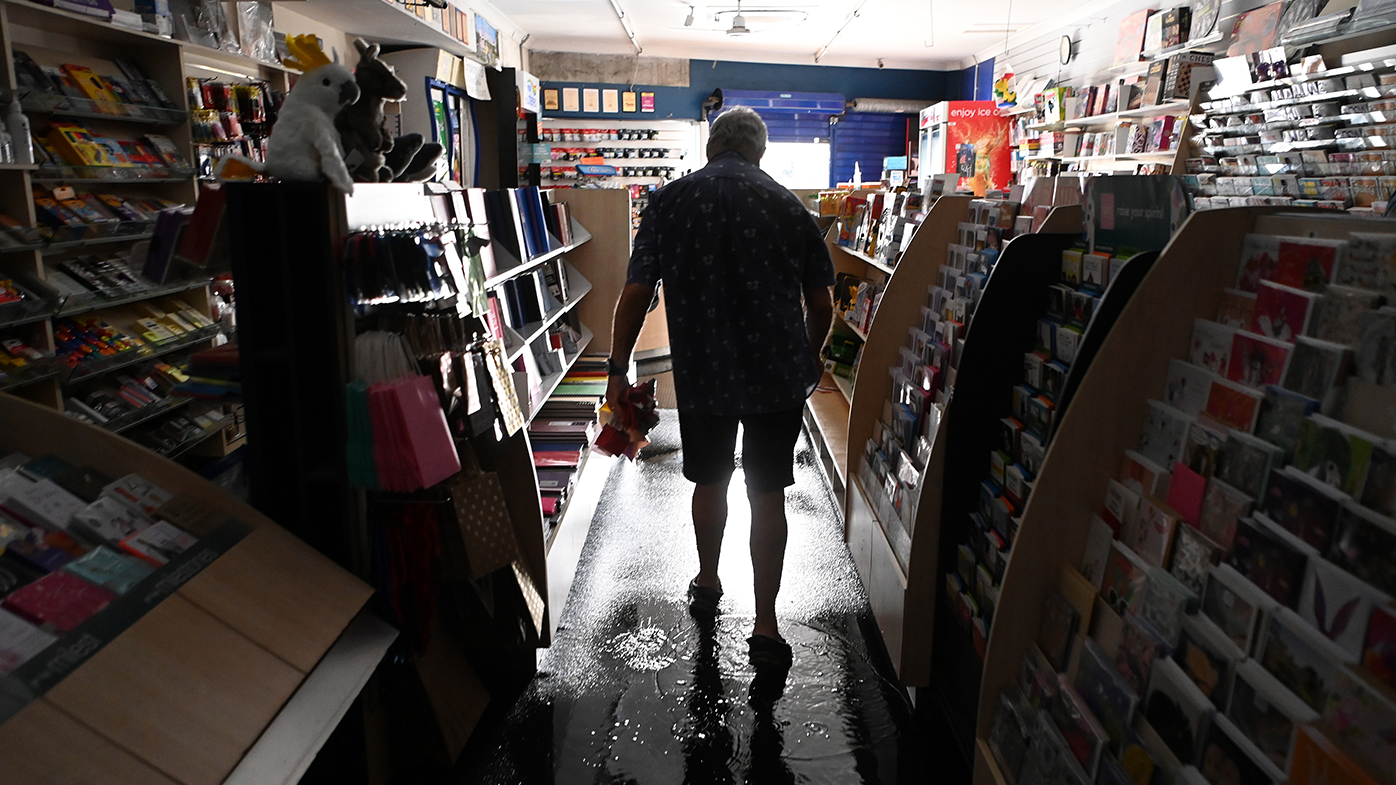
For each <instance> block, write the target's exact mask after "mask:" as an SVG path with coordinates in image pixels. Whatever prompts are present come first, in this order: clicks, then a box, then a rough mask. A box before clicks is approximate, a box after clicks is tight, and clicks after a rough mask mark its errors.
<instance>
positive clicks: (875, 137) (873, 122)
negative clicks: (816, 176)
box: [829, 112, 918, 184]
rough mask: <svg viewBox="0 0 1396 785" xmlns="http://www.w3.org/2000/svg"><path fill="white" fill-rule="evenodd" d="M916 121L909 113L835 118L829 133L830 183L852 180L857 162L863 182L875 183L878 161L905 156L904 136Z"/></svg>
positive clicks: (910, 131)
mask: <svg viewBox="0 0 1396 785" xmlns="http://www.w3.org/2000/svg"><path fill="white" fill-rule="evenodd" d="M917 121H918V118H917V117H916V115H910V114H875V113H872V112H849V113H848V114H845V115H843V116H842V117H840V118H838V122H836V123H834V124H833V130H832V132H831V145H832V147H831V149H830V151H829V168H830V170H831V171H830V173H829V174H830V182H831V183H834V184H837V183H846V182H848V181H850V180H852V179H853V163H854V162H855V161H857V162H858V167H859V169H861V170H862V172H863V182H865V183H866V182H869V181H872V182H876V180H877V179H878V177H880V176H881V175H882V159H884V158H886V157H888V156H891V155H906V151H907V139H908V134H910V133H912V132H913V130H912V129H915V128H916V127H917Z"/></svg>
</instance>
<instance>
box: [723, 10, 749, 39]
mask: <svg viewBox="0 0 1396 785" xmlns="http://www.w3.org/2000/svg"><path fill="white" fill-rule="evenodd" d="M750 33H751V28H749V27H747V26H746V17H745V16H742V15H741V14H737V15H736V16H734V17H732V26H731V27H729V28H727V34H728V35H749V34H750Z"/></svg>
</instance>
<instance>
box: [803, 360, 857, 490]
mask: <svg viewBox="0 0 1396 785" xmlns="http://www.w3.org/2000/svg"><path fill="white" fill-rule="evenodd" d="M838 378H839V377H837V376H834V375H832V374H830V373H827V372H826V373H825V374H824V377H823V378H822V379H820V381H819V387H820V388H822V389H818V390H816V391H815V393H814V395H812V396H810V398H809V402H808V403H807V407H808V409H809V412H810V414H811V415H812V416H813V418H814V424H815V427H814V430H815V431H816V432H817V435H818V437H819V439H820V440H821V441H822V442H823V450H824V452H825V453H826V454H827V455H828V456H829V460H830V462H831V463H832V468H833V471H834V474H835V475H836V477H834V478H830V479H831V480H832V479H837V481H838V484H839V485H842V486H847V484H848V412H849V406H850V401H849V398H850V397H851V396H852V390H847V391H846V390H845V389H844V388H843V387H842V386H841V385H839V383H838V382H837V381H836V380H837V379H838Z"/></svg>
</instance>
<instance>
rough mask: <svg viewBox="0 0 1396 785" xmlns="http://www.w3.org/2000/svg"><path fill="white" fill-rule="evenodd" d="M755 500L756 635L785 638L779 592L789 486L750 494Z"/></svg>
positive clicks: (752, 509) (783, 558)
mask: <svg viewBox="0 0 1396 785" xmlns="http://www.w3.org/2000/svg"><path fill="white" fill-rule="evenodd" d="M747 499H749V500H750V502H751V574H752V577H753V579H754V582H755V584H756V626H755V628H754V629H753V630H752V633H753V634H755V635H764V636H766V637H768V638H775V639H776V640H781V636H780V627H779V626H778V625H777V624H776V595H777V594H778V593H779V592H780V575H781V571H782V568H783V567H784V563H785V529H786V527H785V489H783V488H782V489H781V490H778V491H770V492H767V493H748V494H747Z"/></svg>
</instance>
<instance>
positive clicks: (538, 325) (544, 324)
mask: <svg viewBox="0 0 1396 785" xmlns="http://www.w3.org/2000/svg"><path fill="white" fill-rule="evenodd" d="M568 278H569V279H570V280H571V281H572V282H573V289H572V291H571V295H572V296H571V297H569V298H568V299H567V302H565V303H563V304H562V307H561V308H558V309H557V310H556V311H553V312H552V313H550V314H548V316H547V318H545V319H543V320H542V321H538V322H531V323H529V324H525V325H524V326H523V327H521V328H519V330H518V331H517V334H518V335H519V336H520V338H521V339H522V343H520V344H519V345H518V346H516V347H514V348H512V349H510V350H509V354H508V356H507V357H506V358H505V359H507V360H508V361H509V362H511V363H512V362H513V361H514V360H517V359H518V358H519V356H520V355H522V354H523V353H524V352H525V351H526V350H527V349H528V347H529V346H531V345H532V344H533V342H534V341H536V340H538V339H539V338H541V337H542V336H543V335H544V334H546V333H547V332H548V328H549V327H552V326H553V325H555V324H557V322H558V320H559V319H561V318H562V317H563V316H564V315H565V314H566V313H567V312H568V311H571V310H572V309H573V308H575V307H577V303H579V302H581V300H582V298H583V297H586V296H587V295H588V294H590V293H591V281H588V280H587V279H585V278H583V277H582V274H581V273H579V272H577V271H576V269H573V270H572V271H571V275H569V276H568ZM579 283H580V285H578V284H579Z"/></svg>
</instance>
